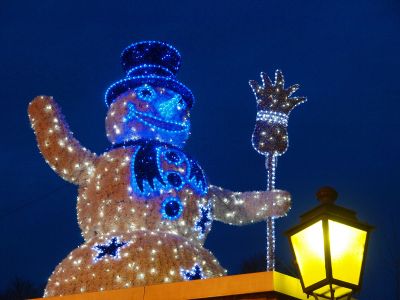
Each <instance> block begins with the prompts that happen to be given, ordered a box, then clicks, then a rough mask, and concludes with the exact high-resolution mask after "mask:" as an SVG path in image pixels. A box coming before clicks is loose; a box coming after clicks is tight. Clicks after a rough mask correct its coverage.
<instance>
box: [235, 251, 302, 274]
mask: <svg viewBox="0 0 400 300" xmlns="http://www.w3.org/2000/svg"><path fill="white" fill-rule="evenodd" d="M275 260H276V265H275V270H276V271H278V272H281V273H284V274H287V275H290V276H293V277H297V278H299V276H298V274H297V270H296V267H295V266H294V265H293V264H291V263H286V262H285V261H284V260H282V259H280V258H279V257H276V258H275ZM265 270H266V263H265V254H264V253H262V252H260V253H257V254H255V255H253V256H251V257H249V258H248V259H245V260H244V261H243V262H242V265H241V268H240V273H241V274H245V273H255V272H264V271H265Z"/></svg>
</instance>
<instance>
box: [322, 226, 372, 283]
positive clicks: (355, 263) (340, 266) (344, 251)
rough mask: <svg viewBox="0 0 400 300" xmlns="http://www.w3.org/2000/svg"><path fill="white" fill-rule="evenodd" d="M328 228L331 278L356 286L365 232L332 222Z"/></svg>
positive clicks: (365, 236) (358, 279)
mask: <svg viewBox="0 0 400 300" xmlns="http://www.w3.org/2000/svg"><path fill="white" fill-rule="evenodd" d="M328 226H329V241H330V253H331V263H332V276H333V278H335V279H338V280H342V281H345V282H348V283H351V284H354V285H358V284H359V281H360V274H361V266H362V262H363V257H364V249H365V248H364V247H365V241H366V238H367V232H366V231H364V230H361V229H358V228H354V227H351V226H349V225H345V224H342V223H338V222H335V221H332V220H329V221H328Z"/></svg>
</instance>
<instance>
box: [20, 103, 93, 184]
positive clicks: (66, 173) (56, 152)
mask: <svg viewBox="0 0 400 300" xmlns="http://www.w3.org/2000/svg"><path fill="white" fill-rule="evenodd" d="M28 114H29V120H30V122H31V126H32V129H33V130H34V132H35V135H36V140H37V142H38V147H39V149H40V152H41V153H42V155H43V157H44V159H45V160H46V162H47V163H48V164H49V165H50V167H51V168H52V169H53V170H54V171H55V172H56V173H58V175H60V176H61V177H62V178H63V179H65V180H67V181H69V182H72V183H75V184H78V185H84V184H85V183H86V181H87V180H88V178H89V177H90V175H91V174H92V173H93V171H94V166H95V162H96V158H97V156H96V154H94V153H91V152H90V151H89V150H87V149H86V148H84V147H82V146H81V145H80V143H79V142H78V141H77V140H76V139H75V138H74V137H73V134H72V132H70V131H69V128H68V125H67V123H66V121H65V120H64V116H63V115H62V113H61V109H60V107H59V106H58V104H57V103H56V102H55V101H54V100H53V98H52V97H49V96H38V97H36V98H35V99H33V100H32V102H31V103H29V108H28Z"/></svg>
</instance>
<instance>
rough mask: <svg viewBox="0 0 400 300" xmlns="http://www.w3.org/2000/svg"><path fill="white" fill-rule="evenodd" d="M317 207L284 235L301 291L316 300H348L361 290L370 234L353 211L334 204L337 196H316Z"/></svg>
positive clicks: (333, 193)
mask: <svg viewBox="0 0 400 300" xmlns="http://www.w3.org/2000/svg"><path fill="white" fill-rule="evenodd" d="M317 198H318V200H319V201H320V202H321V204H320V205H319V206H317V207H316V208H314V209H312V210H311V211H309V212H307V213H305V214H303V215H302V216H301V217H300V224H299V225H297V226H295V227H293V228H292V229H290V230H288V231H287V232H286V235H287V236H288V238H289V243H290V246H291V249H292V252H293V255H294V257H295V261H296V266H297V269H298V271H299V274H300V281H301V285H302V288H303V291H304V292H305V293H306V294H308V295H312V296H314V298H315V299H330V300H335V299H341V298H345V297H347V299H351V296H352V294H353V293H354V292H356V291H358V290H359V289H360V287H361V278H362V274H363V270H364V263H365V257H366V253H367V245H368V239H369V233H370V231H371V230H372V228H373V227H372V226H370V225H367V224H365V223H361V222H360V221H358V220H357V218H356V213H355V212H354V211H352V210H349V209H346V208H344V207H340V206H337V205H335V204H334V202H335V200H336V198H337V192H336V191H335V190H334V189H332V188H329V187H324V188H321V189H320V190H319V191H318V192H317Z"/></svg>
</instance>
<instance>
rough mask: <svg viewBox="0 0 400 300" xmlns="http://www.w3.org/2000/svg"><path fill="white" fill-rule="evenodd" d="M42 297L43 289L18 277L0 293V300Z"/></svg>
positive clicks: (22, 299) (23, 299)
mask: <svg viewBox="0 0 400 300" xmlns="http://www.w3.org/2000/svg"><path fill="white" fill-rule="evenodd" d="M42 296H43V289H42V288H41V287H38V286H36V285H35V284H34V283H32V282H31V281H29V280H26V279H22V278H19V277H16V278H14V279H13V280H12V281H10V283H9V284H8V285H7V286H6V288H5V290H4V291H3V292H2V293H0V300H25V299H32V298H40V297H42Z"/></svg>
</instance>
